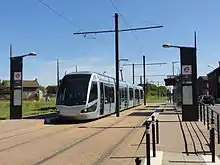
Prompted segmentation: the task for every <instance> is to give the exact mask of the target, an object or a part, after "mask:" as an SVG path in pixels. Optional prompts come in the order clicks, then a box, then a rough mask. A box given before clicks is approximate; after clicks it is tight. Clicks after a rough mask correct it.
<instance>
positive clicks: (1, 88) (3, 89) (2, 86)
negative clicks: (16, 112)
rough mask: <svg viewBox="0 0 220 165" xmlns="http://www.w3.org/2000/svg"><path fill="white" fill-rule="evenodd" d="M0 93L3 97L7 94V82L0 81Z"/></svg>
mask: <svg viewBox="0 0 220 165" xmlns="http://www.w3.org/2000/svg"><path fill="white" fill-rule="evenodd" d="M0 93H1V96H3V95H4V94H6V93H9V88H8V82H7V81H5V80H0Z"/></svg>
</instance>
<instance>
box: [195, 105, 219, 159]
mask: <svg viewBox="0 0 220 165" xmlns="http://www.w3.org/2000/svg"><path fill="white" fill-rule="evenodd" d="M198 106H199V107H198V109H199V117H200V121H201V122H203V124H204V125H207V129H208V130H210V152H211V153H212V162H215V132H217V139H218V144H220V136H219V135H220V132H219V113H218V112H216V111H215V110H213V109H212V108H211V107H209V106H208V105H205V104H204V103H202V102H199V103H198Z"/></svg>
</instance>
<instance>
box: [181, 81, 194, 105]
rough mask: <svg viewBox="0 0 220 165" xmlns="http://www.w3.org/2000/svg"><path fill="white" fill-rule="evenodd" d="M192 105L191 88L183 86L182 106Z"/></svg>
mask: <svg viewBox="0 0 220 165" xmlns="http://www.w3.org/2000/svg"><path fill="white" fill-rule="evenodd" d="M192 104H193V92H192V86H191V85H190V86H183V105H192Z"/></svg>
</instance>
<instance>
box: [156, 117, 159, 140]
mask: <svg viewBox="0 0 220 165" xmlns="http://www.w3.org/2000/svg"><path fill="white" fill-rule="evenodd" d="M156 135H157V137H156V138H157V144H159V121H158V120H157V119H156Z"/></svg>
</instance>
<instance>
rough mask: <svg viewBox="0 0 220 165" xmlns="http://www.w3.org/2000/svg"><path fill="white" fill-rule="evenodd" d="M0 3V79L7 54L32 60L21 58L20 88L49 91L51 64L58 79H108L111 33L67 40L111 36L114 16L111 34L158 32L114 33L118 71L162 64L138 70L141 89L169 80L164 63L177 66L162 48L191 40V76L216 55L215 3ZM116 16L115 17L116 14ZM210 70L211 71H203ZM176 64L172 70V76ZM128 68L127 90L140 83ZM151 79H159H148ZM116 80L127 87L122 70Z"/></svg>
mask: <svg viewBox="0 0 220 165" xmlns="http://www.w3.org/2000/svg"><path fill="white" fill-rule="evenodd" d="M112 1H113V3H114V4H115V6H116V7H117V9H116V8H115V6H114V5H113V4H112V2H111V0H62V1H61V0H42V2H43V3H44V4H46V5H48V6H49V7H51V8H52V9H54V10H55V11H56V12H59V13H60V14H59V15H58V14H57V13H56V12H54V11H52V10H51V9H49V8H48V7H46V6H45V5H43V3H41V2H40V1H39V0H22V1H15V0H7V1H6V0H5V1H2V2H1V5H0V21H1V26H0V27H1V30H0V36H1V40H0V55H1V60H0V78H1V79H9V47H10V44H12V47H13V52H12V53H13V56H18V55H22V54H26V53H29V52H37V53H38V54H37V56H36V57H25V58H24V64H23V65H24V66H23V72H24V73H23V74H24V77H23V79H24V80H33V79H35V78H37V79H38V81H39V83H40V84H41V85H45V86H46V85H55V84H56V60H57V59H59V60H60V77H61V78H62V77H63V76H64V74H65V72H67V73H69V72H72V71H75V65H77V67H78V70H79V71H85V70H89V71H95V72H99V73H103V72H104V71H105V72H106V73H107V75H109V76H112V77H115V71H114V69H115V43H114V41H115V40H114V33H107V34H94V35H87V36H86V37H85V36H83V35H73V33H74V32H79V31H81V32H82V31H97V30H113V29H114V14H115V13H116V12H118V11H119V12H120V13H119V29H125V28H134V27H147V26H158V25H161V26H163V28H158V29H149V30H142V31H133V32H120V34H119V56H120V58H127V59H128V60H129V61H128V62H122V63H121V65H122V64H124V63H129V64H130V63H142V58H143V55H145V56H146V62H147V63H155V62H156V63H158V62H162V63H167V64H166V65H161V66H158V65H154V66H150V65H149V66H147V67H146V75H147V76H148V77H147V80H148V81H152V82H157V81H159V83H161V84H163V83H164V82H163V79H164V78H165V76H163V75H171V74H172V61H178V60H179V50H178V49H164V48H162V45H163V44H166V43H168V44H174V45H180V46H193V45H194V36H193V35H194V31H196V32H197V48H198V51H197V64H198V67H197V69H198V70H197V71H198V76H200V75H206V74H207V73H209V72H211V71H212V70H213V68H216V67H218V60H219V58H218V54H219V52H220V47H219V43H220V42H219V41H220V38H219V37H218V36H220V31H219V29H220V20H219V15H220V10H219V6H220V1H219V0H212V1H201V0H193V1H192V0H184V1H180V0H178V1H175V2H174V0H166V1H162V0H151V1H150V0H135V1H134V0H112ZM117 10H118V11H117ZM208 65H210V66H211V67H208ZM178 71H179V64H178V63H177V64H175V73H177V72H178ZM142 74H143V73H142V67H138V66H137V67H135V76H137V77H135V83H139V78H138V76H140V75H142ZM152 75H161V76H159V77H155V76H152ZM123 77H124V80H126V81H128V82H132V68H131V66H124V67H123Z"/></svg>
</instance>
